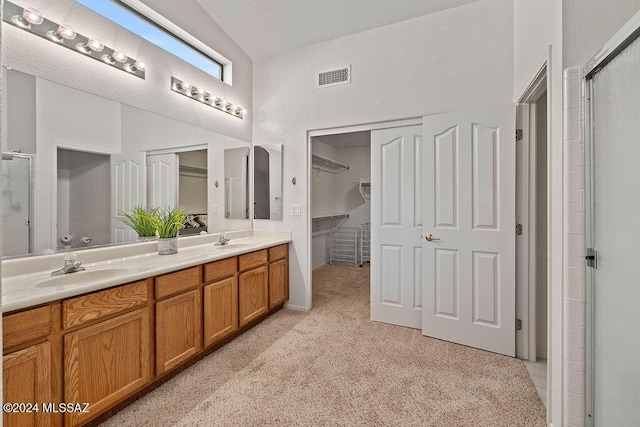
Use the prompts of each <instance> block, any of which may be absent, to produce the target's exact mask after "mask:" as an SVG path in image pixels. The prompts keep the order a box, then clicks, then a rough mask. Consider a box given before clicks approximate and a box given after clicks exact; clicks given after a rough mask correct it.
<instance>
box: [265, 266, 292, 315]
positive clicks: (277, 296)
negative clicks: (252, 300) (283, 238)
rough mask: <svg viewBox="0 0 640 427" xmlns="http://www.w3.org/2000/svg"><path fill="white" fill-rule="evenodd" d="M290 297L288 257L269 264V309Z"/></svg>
mask: <svg viewBox="0 0 640 427" xmlns="http://www.w3.org/2000/svg"><path fill="white" fill-rule="evenodd" d="M288 299H289V262H288V261H287V260H286V259H281V260H280V261H276V262H273V263H271V264H269V309H272V308H273V307H276V306H278V305H280V304H282V303H283V302H285V301H286V300H288Z"/></svg>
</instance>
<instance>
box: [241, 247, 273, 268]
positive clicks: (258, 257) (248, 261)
mask: <svg viewBox="0 0 640 427" xmlns="http://www.w3.org/2000/svg"><path fill="white" fill-rule="evenodd" d="M239 259H240V271H246V270H250V269H252V268H254V267H258V266H261V265H265V264H266V263H267V250H266V249H263V250H261V251H257V252H251V253H250V254H246V255H240V257H239Z"/></svg>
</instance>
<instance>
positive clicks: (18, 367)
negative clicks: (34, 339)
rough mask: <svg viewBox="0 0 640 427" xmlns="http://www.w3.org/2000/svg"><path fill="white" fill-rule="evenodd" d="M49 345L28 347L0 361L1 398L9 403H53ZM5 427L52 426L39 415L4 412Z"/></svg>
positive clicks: (51, 419) (45, 416) (47, 417)
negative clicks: (0, 376)
mask: <svg viewBox="0 0 640 427" xmlns="http://www.w3.org/2000/svg"><path fill="white" fill-rule="evenodd" d="M51 376H52V364H51V343H50V342H48V341H45V342H43V343H40V344H37V345H33V346H31V347H27V348H25V349H22V350H18V351H15V352H13V353H10V354H7V355H6V356H4V357H3V358H2V395H3V398H4V402H8V403H36V402H37V403H42V402H53V401H54V399H53V394H52V389H51ZM2 425H3V426H5V427H13V426H15V427H22V426H36V425H37V426H52V425H54V417H53V416H52V415H51V414H48V413H43V412H42V408H38V412H29V413H19V412H3V415H2Z"/></svg>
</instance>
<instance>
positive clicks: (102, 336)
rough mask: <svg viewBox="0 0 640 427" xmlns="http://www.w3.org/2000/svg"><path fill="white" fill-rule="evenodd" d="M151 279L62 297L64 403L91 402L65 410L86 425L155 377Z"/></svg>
mask: <svg viewBox="0 0 640 427" xmlns="http://www.w3.org/2000/svg"><path fill="white" fill-rule="evenodd" d="M150 283H151V282H150V280H141V281H139V282H134V283H130V284H127V285H122V286H118V287H114V288H109V289H105V290H103V291H99V292H94V293H92V294H88V295H82V296H79V297H75V298H71V299H68V300H64V301H63V302H62V325H63V327H64V329H65V334H64V400H63V401H64V402H79V403H82V402H87V403H89V408H88V409H89V412H88V413H82V412H67V413H65V414H64V415H65V425H68V426H75V425H80V424H83V423H85V422H87V421H89V420H91V419H92V418H93V417H95V416H96V415H97V414H99V413H101V412H103V411H105V410H107V409H109V408H111V407H112V406H114V405H115V404H117V403H118V402H120V401H121V400H122V399H124V398H126V397H128V396H130V395H131V394H133V393H134V392H135V391H137V390H139V389H141V388H142V387H143V386H145V385H146V384H148V383H149V382H150V381H151V378H152V366H151V359H150V356H149V352H150V350H151V346H152V342H151V328H152V324H151V320H150V317H151V316H150V314H149V312H150V309H149V306H148V305H149V303H150V295H149V293H150V290H151V286H150Z"/></svg>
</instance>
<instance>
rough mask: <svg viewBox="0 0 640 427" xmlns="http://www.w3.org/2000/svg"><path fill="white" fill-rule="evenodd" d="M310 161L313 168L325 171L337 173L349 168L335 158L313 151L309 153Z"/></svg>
mask: <svg viewBox="0 0 640 427" xmlns="http://www.w3.org/2000/svg"><path fill="white" fill-rule="evenodd" d="M311 163H312V167H313V169H318V170H322V171H325V172H333V173H338V172H342V171H344V170H348V169H351V167H350V166H349V165H345V164H344V163H341V162H339V161H337V160H333V159H330V158H328V157H324V156H321V155H320V154H315V153H311Z"/></svg>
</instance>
